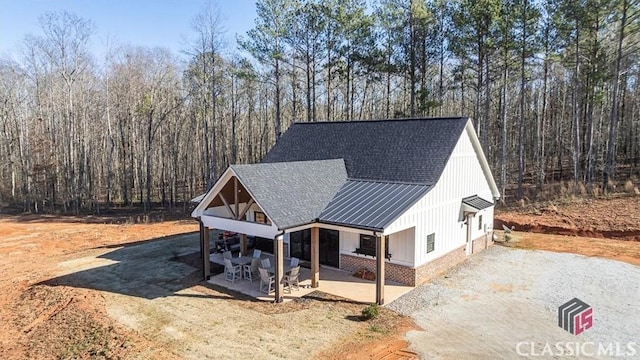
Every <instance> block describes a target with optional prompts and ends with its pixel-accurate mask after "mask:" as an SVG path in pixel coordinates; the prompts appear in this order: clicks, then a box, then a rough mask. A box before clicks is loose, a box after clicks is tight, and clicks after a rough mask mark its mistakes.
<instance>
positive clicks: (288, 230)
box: [284, 222, 376, 235]
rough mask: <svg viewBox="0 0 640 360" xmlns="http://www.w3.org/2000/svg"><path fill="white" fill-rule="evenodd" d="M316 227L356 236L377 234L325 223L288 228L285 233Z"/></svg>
mask: <svg viewBox="0 0 640 360" xmlns="http://www.w3.org/2000/svg"><path fill="white" fill-rule="evenodd" d="M314 227H317V228H322V229H328V230H338V231H345V232H352V233H356V234H365V235H375V234H376V232H374V231H372V230H363V229H357V228H352V227H348V226H339V225H332V224H324V223H321V222H314V223H309V224H306V225H300V226H296V227H292V228H288V229H286V230H285V231H284V232H285V233H292V232H296V231H300V230H306V229H311V228H314Z"/></svg>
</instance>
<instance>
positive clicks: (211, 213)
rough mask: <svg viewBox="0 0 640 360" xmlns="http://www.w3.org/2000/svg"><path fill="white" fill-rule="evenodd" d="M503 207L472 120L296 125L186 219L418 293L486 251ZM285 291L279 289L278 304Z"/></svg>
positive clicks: (232, 172)
mask: <svg viewBox="0 0 640 360" xmlns="http://www.w3.org/2000/svg"><path fill="white" fill-rule="evenodd" d="M499 197H500V194H499V192H498V189H497V187H496V184H495V182H494V179H493V176H492V175H491V171H490V169H489V166H488V164H487V161H486V159H485V156H484V154H483V152H482V148H481V146H480V143H479V141H478V138H477V136H476V134H475V132H474V129H473V126H472V123H471V121H470V120H469V119H468V118H437V119H402V120H380V121H352V122H316V123H296V124H293V125H291V127H290V128H289V129H288V130H287V131H286V132H285V133H284V134H283V135H282V137H281V138H280V139H279V140H278V142H277V143H276V144H275V145H274V146H273V148H272V149H271V150H270V151H269V153H268V154H267V155H266V156H265V158H264V159H263V161H262V162H261V163H259V164H249V165H232V166H230V167H229V168H228V169H227V170H226V171H225V172H224V173H223V174H222V176H221V177H220V178H219V179H218V181H217V182H216V183H215V185H214V186H213V187H212V188H211V190H210V191H209V192H208V193H207V194H206V195H204V196H203V197H201V199H200V202H199V204H198V206H197V207H196V208H195V210H194V211H193V213H192V216H193V217H194V218H197V219H199V221H200V224H201V240H202V241H201V245H202V250H203V254H205V255H204V256H203V271H204V276H205V278H208V277H209V275H210V274H209V258H208V254H209V241H204V239H208V232H209V229H220V230H227V231H232V232H236V233H239V234H243V235H242V237H241V242H240V246H241V248H243V250H244V253H246V244H247V236H250V237H253V238H254V239H255V241H254V244H255V246H256V247H257V248H260V249H262V250H263V251H266V252H270V253H273V254H274V259H275V262H276V266H275V268H276V274H275V276H276V279H280V278H282V276H283V275H284V274H283V272H282V263H283V258H285V257H297V258H299V259H302V260H307V261H309V262H310V264H311V283H312V286H313V287H317V286H318V282H319V272H320V266H321V265H322V266H329V267H334V268H339V269H342V270H345V271H357V270H359V269H362V268H367V269H369V270H371V271H374V272H376V273H377V277H376V282H377V286H376V290H377V291H376V301H377V302H378V303H379V304H382V303H384V286H383V284H384V279H385V278H386V279H389V280H394V281H396V282H400V283H403V284H407V285H411V286H415V285H418V284H420V283H422V282H424V281H426V280H428V279H429V278H431V277H432V276H434V275H435V274H437V273H438V272H441V271H443V270H445V269H447V268H449V267H451V266H453V265H455V264H457V263H459V262H460V261H462V260H464V259H465V257H466V256H468V255H471V254H472V253H475V252H477V251H479V250H482V249H484V248H486V247H487V246H488V245H489V244H491V242H492V234H493V229H492V224H493V206H494V201H495V200H497V199H498V198H499ZM281 294H282V286H281V285H279V286H277V287H276V294H275V299H276V300H279V299H280V298H281Z"/></svg>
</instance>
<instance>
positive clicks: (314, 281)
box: [311, 227, 320, 288]
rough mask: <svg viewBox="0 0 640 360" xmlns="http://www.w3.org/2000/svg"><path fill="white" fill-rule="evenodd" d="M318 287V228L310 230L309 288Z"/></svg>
mask: <svg viewBox="0 0 640 360" xmlns="http://www.w3.org/2000/svg"><path fill="white" fill-rule="evenodd" d="M318 286H320V228H318V227H312V228H311V287H313V288H317V287H318Z"/></svg>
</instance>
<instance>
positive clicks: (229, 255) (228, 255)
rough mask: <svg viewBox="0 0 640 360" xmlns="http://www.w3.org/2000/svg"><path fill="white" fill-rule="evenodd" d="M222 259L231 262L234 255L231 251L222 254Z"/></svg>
mask: <svg viewBox="0 0 640 360" xmlns="http://www.w3.org/2000/svg"><path fill="white" fill-rule="evenodd" d="M222 258H224V259H229V260H231V258H233V254H231V251H225V252H223V253H222Z"/></svg>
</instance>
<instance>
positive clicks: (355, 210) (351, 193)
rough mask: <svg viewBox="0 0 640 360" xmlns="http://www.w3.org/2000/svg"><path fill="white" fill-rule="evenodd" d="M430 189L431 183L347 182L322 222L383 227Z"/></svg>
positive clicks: (322, 217) (374, 228)
mask: <svg viewBox="0 0 640 360" xmlns="http://www.w3.org/2000/svg"><path fill="white" fill-rule="evenodd" d="M430 189H431V186H429V185H417V184H400V183H389V182H374V181H354V180H349V181H347V182H346V183H345V184H344V186H343V187H342V188H341V189H340V191H338V193H337V194H336V196H335V197H334V198H333V199H332V200H331V202H330V203H329V205H327V207H326V208H325V209H324V210H323V211H322V213H321V214H320V219H319V220H320V222H323V223H329V224H338V225H347V226H354V227H359V228H364V229H372V230H382V229H384V228H385V227H386V226H387V225H389V224H390V223H391V222H392V221H393V220H395V219H396V218H397V217H398V216H400V215H401V214H402V212H404V211H405V210H406V209H407V208H408V207H409V206H411V205H413V204H414V203H415V202H416V201H418V200H419V199H420V198H421V197H422V196H423V195H424V194H426V193H427V192H428V191H429V190H430Z"/></svg>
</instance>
